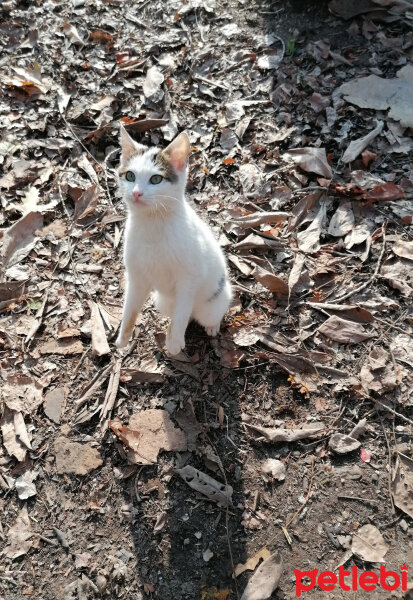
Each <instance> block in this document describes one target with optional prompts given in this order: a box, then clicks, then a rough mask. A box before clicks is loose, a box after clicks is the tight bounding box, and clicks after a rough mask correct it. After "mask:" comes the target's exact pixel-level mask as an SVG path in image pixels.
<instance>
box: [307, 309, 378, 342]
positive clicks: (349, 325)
mask: <svg viewBox="0 0 413 600" xmlns="http://www.w3.org/2000/svg"><path fill="white" fill-rule="evenodd" d="M318 331H319V332H320V333H322V334H323V335H325V336H326V337H328V338H330V339H332V340H335V341H336V342H340V343H342V344H359V343H360V342H363V341H364V340H368V339H370V338H372V337H374V336H375V335H376V334H375V333H368V332H367V331H366V330H365V329H364V327H363V326H362V325H360V324H359V323H353V322H352V321H346V320H345V319H341V318H340V317H337V316H335V315H334V316H332V317H330V318H329V319H327V321H325V322H324V323H323V324H322V325H320V327H319V328H318Z"/></svg>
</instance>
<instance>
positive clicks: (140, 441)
mask: <svg viewBox="0 0 413 600" xmlns="http://www.w3.org/2000/svg"><path fill="white" fill-rule="evenodd" d="M109 427H110V428H111V429H112V431H113V432H114V433H115V434H116V435H117V436H118V437H119V439H120V440H122V442H123V443H124V444H125V445H126V446H127V447H128V450H127V456H128V460H129V461H130V462H132V463H135V464H143V465H149V464H152V463H156V461H157V458H158V454H159V452H160V451H161V450H173V451H175V452H182V451H184V450H186V448H187V443H186V440H185V436H184V434H183V433H182V431H181V430H180V429H177V428H176V427H174V424H173V423H172V421H171V418H170V416H169V413H168V412H167V411H166V410H160V409H148V410H142V411H141V412H139V413H135V414H133V415H132V416H131V417H130V419H129V425H128V426H126V425H122V423H121V422H120V420H119V419H115V420H113V421H109Z"/></svg>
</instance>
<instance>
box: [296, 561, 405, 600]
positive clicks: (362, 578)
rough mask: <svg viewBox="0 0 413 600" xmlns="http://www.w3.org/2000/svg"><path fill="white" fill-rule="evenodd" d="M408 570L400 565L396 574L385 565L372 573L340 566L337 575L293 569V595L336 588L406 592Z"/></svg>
mask: <svg viewBox="0 0 413 600" xmlns="http://www.w3.org/2000/svg"><path fill="white" fill-rule="evenodd" d="M408 568H409V565H406V564H403V565H400V573H398V572H396V571H387V570H386V567H385V565H381V567H380V572H379V573H375V572H374V571H361V570H359V568H358V567H356V566H353V567H351V570H349V571H346V569H345V568H344V567H343V566H340V567H339V568H338V572H337V574H336V573H334V571H320V572H319V570H318V569H313V570H312V571H300V570H299V569H294V575H295V595H296V597H297V598H300V596H301V595H302V593H303V592H309V591H311V590H313V589H314V588H315V587H318V589H320V590H322V591H323V592H331V591H333V590H335V589H336V587H337V586H338V587H339V588H341V589H342V590H344V591H345V592H350V591H353V592H355V591H357V590H364V591H366V592H373V591H374V590H376V589H377V588H378V587H379V588H382V589H383V590H386V591H388V592H392V591H393V590H397V589H401V590H403V591H406V590H407V571H408ZM308 580H309V581H308ZM388 580H389V581H388Z"/></svg>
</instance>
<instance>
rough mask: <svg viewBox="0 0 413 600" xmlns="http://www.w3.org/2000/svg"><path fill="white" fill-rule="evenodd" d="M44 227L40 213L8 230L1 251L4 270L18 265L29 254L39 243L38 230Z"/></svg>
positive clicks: (31, 214) (21, 220) (0, 255)
mask: <svg viewBox="0 0 413 600" xmlns="http://www.w3.org/2000/svg"><path fill="white" fill-rule="evenodd" d="M42 227H43V217H42V215H41V214H40V213H39V212H31V213H28V214H27V215H25V216H24V217H22V218H21V219H19V220H18V221H16V222H15V223H13V225H12V226H11V227H9V228H8V229H6V231H5V232H4V234H3V246H2V248H1V251H0V258H1V267H2V269H3V270H5V269H6V267H11V266H12V265H16V264H17V263H19V262H20V261H21V260H23V258H25V257H26V256H27V255H28V254H29V252H30V251H31V249H32V248H33V247H34V245H35V243H36V241H37V238H36V230H38V229H41V228H42Z"/></svg>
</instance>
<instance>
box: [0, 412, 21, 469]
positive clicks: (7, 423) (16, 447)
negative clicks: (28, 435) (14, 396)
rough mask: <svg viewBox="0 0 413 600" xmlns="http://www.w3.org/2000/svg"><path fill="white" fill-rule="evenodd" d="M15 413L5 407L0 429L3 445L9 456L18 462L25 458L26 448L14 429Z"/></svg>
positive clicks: (0, 420)
mask: <svg viewBox="0 0 413 600" xmlns="http://www.w3.org/2000/svg"><path fill="white" fill-rule="evenodd" d="M17 414H20V415H21V413H17V412H16V411H14V410H10V409H9V408H8V407H7V406H6V407H5V408H4V412H3V416H2V417H1V419H0V429H1V433H2V436H3V445H4V447H5V448H6V450H7V453H8V454H9V456H15V457H16V458H17V460H18V461H19V462H22V461H23V460H24V459H25V457H26V452H27V446H26V445H25V444H24V443H23V441H22V440H21V439H20V438H19V437H18V435H17V432H16V427H15V416H16V415H17Z"/></svg>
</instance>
